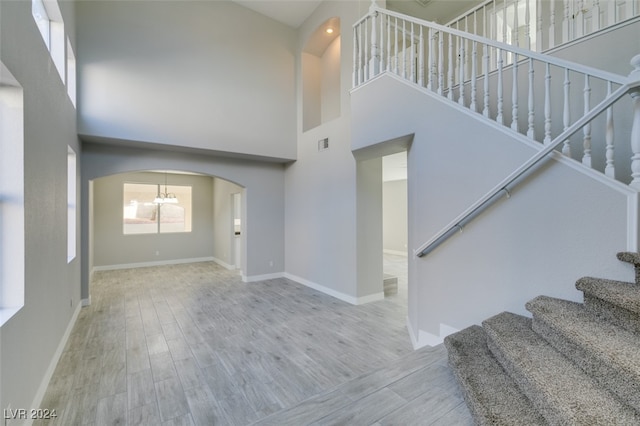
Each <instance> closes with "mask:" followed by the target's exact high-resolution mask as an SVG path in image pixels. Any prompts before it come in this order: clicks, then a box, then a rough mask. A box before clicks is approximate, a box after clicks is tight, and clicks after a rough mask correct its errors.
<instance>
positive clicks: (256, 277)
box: [242, 272, 285, 283]
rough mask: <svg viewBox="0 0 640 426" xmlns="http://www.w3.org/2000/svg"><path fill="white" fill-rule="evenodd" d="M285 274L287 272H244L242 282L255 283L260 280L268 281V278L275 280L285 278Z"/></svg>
mask: <svg viewBox="0 0 640 426" xmlns="http://www.w3.org/2000/svg"><path fill="white" fill-rule="evenodd" d="M284 275H285V274H284V273H283V272H275V273H273V274H263V275H244V274H242V282H245V283H255V282H258V281H266V280H273V279H275V278H283V277H284Z"/></svg>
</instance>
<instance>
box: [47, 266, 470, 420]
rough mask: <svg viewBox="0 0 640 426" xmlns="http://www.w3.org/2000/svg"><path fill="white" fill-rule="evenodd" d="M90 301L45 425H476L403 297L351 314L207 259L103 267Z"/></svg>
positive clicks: (53, 385)
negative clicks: (421, 346)
mask: <svg viewBox="0 0 640 426" xmlns="http://www.w3.org/2000/svg"><path fill="white" fill-rule="evenodd" d="M91 297H92V304H91V306H89V307H86V308H83V309H82V310H81V312H80V315H79V317H78V320H77V322H76V325H75V327H74V329H73V331H72V333H71V336H70V338H69V341H68V343H67V345H66V348H65V350H64V352H63V354H62V357H61V359H60V361H59V363H58V366H57V368H56V370H55V372H54V375H53V377H52V379H51V382H50V384H49V387H48V389H47V392H46V394H45V397H44V400H43V402H42V408H47V409H49V410H53V409H55V410H56V412H57V414H58V417H57V418H56V419H54V420H52V421H47V422H42V423H36V424H60V425H65V426H66V425H85V424H86V425H103V424H108V425H160V424H166V425H213V424H222V425H247V424H252V423H255V422H261V421H265V422H266V423H269V422H271V423H270V424H285V423H286V421H285V420H286V419H288V420H287V421H289V422H290V423H289V424H306V423H305V422H306V421H305V420H302V419H304V418H307V419H309V422H315V423H316V424H350V425H351V424H353V425H358V424H363V425H365V424H403V425H405V424H410V423H413V424H430V423H432V422H440V424H447V423H448V424H460V423H461V422H462V423H466V424H468V423H469V422H470V417H469V414H468V411H466V407H465V406H464V404H463V403H462V399H461V396H460V393H459V390H458V389H457V386H456V385H455V383H454V382H453V379H452V376H451V373H450V371H449V370H448V368H446V354H445V352H444V350H443V349H442V348H441V347H440V348H435V349H434V350H428V351H426V352H425V351H416V352H414V351H412V348H411V344H410V340H409V336H408V333H407V330H406V293H405V294H403V292H402V291H399V293H398V296H393V297H389V298H387V299H385V300H384V301H380V302H376V303H370V304H367V305H362V306H352V305H349V304H347V303H344V302H342V301H339V300H337V299H334V298H332V297H330V296H327V295H324V294H322V293H319V292H317V291H314V290H312V289H309V288H307V287H304V286H302V285H299V284H297V283H295V282H293V281H290V280H287V279H273V280H267V281H262V282H258V283H243V282H241V280H240V278H239V277H238V276H237V275H236V274H234V273H232V272H230V271H227V270H225V269H223V268H221V267H220V266H218V265H216V264H214V263H213V262H203V263H193V264H187V265H171V266H160V267H152V268H139V269H128V270H120V271H108V272H98V273H96V274H95V276H94V280H93V282H92V284H91ZM403 298H404V299H403ZM414 354H417V355H414ZM422 354H426V355H422ZM416 356H417V357H421V356H426V358H425V359H424V360H422V358H420V360H421V361H416V359H415V358H416ZM412 360H413V361H412ZM394 362H395V363H394ZM416 362H418V364H416ZM422 362H424V366H422V364H421V363H422ZM403 363H406V364H407V366H408V367H407V368H404V367H403ZM398 371H401V372H402V373H401V374H399V373H398ZM431 378H433V383H432V385H431V384H430V383H429V382H430V381H431ZM354 379H355V380H354ZM372 380H373V382H375V386H373V387H372V386H371V382H372ZM350 386H351V387H350ZM354 386H355V387H358V386H359V389H360V390H358V389H353V387H354ZM318 398H319V399H320V400H324V399H325V398H336V399H338V400H340V401H341V404H336V405H334V406H331V405H329V406H327V405H326V404H324V403H323V404H321V405H322V410H325V411H326V412H324V411H323V412H321V411H317V410H316V411H314V410H315V408H314V407H316V408H317V407H318V405H317V403H318ZM329 402H331V401H329ZM305 404H307V405H305ZM314 404H316V405H314ZM369 407H375V408H376V409H375V410H372V409H371V408H369ZM300 412H303V413H306V415H307V417H305V416H302V417H300ZM292 413H293V414H295V415H292ZM310 413H311V414H313V415H311V416H309V414H310ZM358 413H359V414H358ZM363 413H366V414H367V415H366V416H363V415H362V414H363ZM425 413H431V414H429V415H430V416H431V417H428V416H427V417H425ZM434 413H435V414H434ZM320 414H322V416H320V417H319V415H320ZM429 418H431V419H432V420H429V421H427V419H429ZM269 419H271V420H269ZM278 419H280V420H278ZM292 419H293V420H292ZM274 421H275V422H276V423H273V422H274ZM291 421H293V423H291Z"/></svg>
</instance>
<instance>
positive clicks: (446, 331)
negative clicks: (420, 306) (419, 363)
mask: <svg viewBox="0 0 640 426" xmlns="http://www.w3.org/2000/svg"><path fill="white" fill-rule="evenodd" d="M407 329H408V331H409V336H410V337H411V344H412V345H413V349H414V350H417V349H420V348H424V347H425V346H431V347H433V346H437V345H439V344H440V343H442V342H444V338H445V337H447V336H448V335H450V334H453V333H457V332H458V331H460V330H458V329H457V328H453V327H451V326H449V325H447V324H440V333H439V334H438V335H435V334H432V333H427V332H426V331H424V330H418V334H417V335H416V333H415V332H414V330H413V327H412V326H411V321H409V317H407Z"/></svg>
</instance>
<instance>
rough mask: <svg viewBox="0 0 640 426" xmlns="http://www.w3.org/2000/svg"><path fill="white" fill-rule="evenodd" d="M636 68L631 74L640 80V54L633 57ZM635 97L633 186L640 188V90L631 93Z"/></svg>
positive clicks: (632, 161)
mask: <svg viewBox="0 0 640 426" xmlns="http://www.w3.org/2000/svg"><path fill="white" fill-rule="evenodd" d="M631 66H632V67H633V68H634V70H633V71H632V72H631V74H630V75H629V78H630V79H631V80H632V81H634V80H635V81H640V55H636V56H634V57H633V59H631ZM630 95H631V99H633V124H632V125H631V152H632V153H633V156H632V157H631V178H632V180H631V183H630V184H629V185H630V186H631V187H633V188H635V189H638V190H640V90H639V89H635V90H634V91H633V92H631V93H630Z"/></svg>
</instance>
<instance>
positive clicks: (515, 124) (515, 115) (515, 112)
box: [511, 53, 518, 132]
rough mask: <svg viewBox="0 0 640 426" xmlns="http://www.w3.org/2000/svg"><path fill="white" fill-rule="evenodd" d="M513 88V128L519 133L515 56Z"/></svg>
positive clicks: (514, 59)
mask: <svg viewBox="0 0 640 426" xmlns="http://www.w3.org/2000/svg"><path fill="white" fill-rule="evenodd" d="M511 69H512V70H513V79H512V81H513V86H512V89H511V128H512V129H513V130H515V131H516V132H517V131H518V55H517V54H515V53H514V55H513V66H512V68H511Z"/></svg>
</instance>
